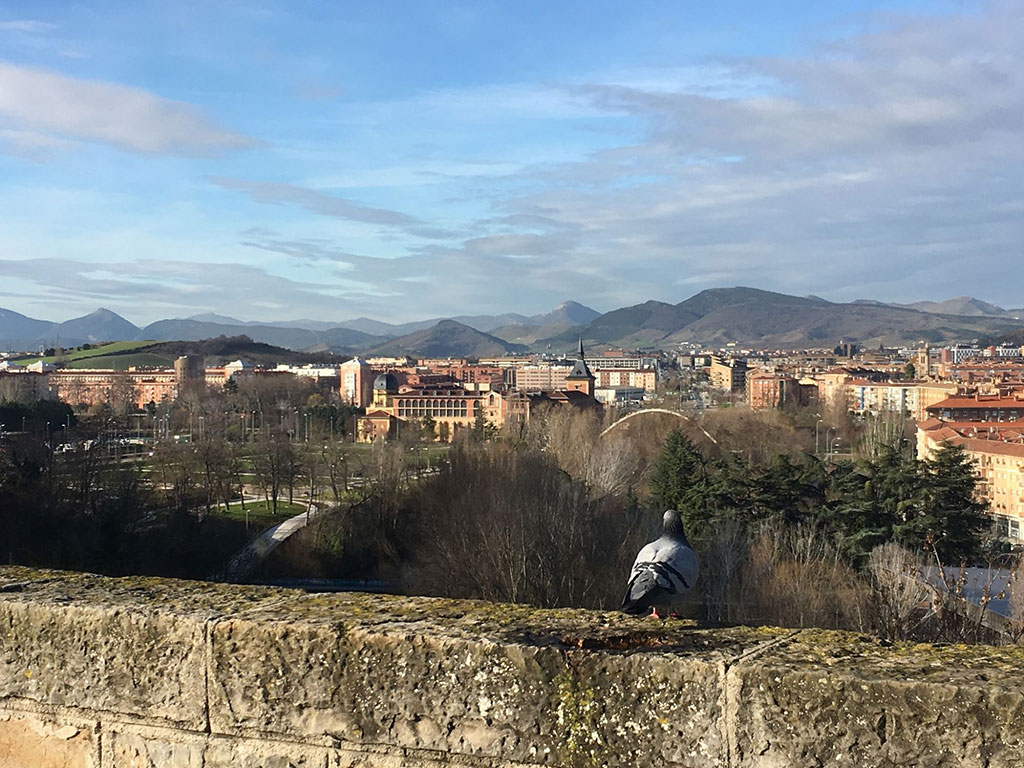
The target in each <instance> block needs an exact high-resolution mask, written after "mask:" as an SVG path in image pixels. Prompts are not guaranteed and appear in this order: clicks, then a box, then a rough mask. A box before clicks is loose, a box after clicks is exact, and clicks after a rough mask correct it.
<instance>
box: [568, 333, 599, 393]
mask: <svg viewBox="0 0 1024 768" xmlns="http://www.w3.org/2000/svg"><path fill="white" fill-rule="evenodd" d="M595 382H596V379H595V378H594V374H592V373H591V372H590V368H588V367H587V361H586V360H585V359H584V357H583V339H582V338H581V339H580V348H579V352H578V354H577V358H576V363H575V365H573V367H572V370H571V371H569V375H568V376H566V377H565V388H566V389H567V390H569V391H570V392H572V391H576V392H583V393H585V394H587V395H588V396H590V397H593V396H594V384H595Z"/></svg>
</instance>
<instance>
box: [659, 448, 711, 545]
mask: <svg viewBox="0 0 1024 768" xmlns="http://www.w3.org/2000/svg"><path fill="white" fill-rule="evenodd" d="M650 489H651V499H652V501H653V502H654V504H655V506H657V508H658V509H659V510H661V511H664V510H666V509H676V510H678V511H679V514H680V515H681V516H682V518H683V524H684V526H685V527H686V530H687V532H688V533H690V534H691V535H697V536H699V535H700V532H701V531H702V530H703V528H704V526H705V525H706V523H707V521H708V518H709V515H708V510H707V504H706V500H707V498H706V489H707V476H706V468H705V465H704V457H703V456H701V455H700V453H698V452H697V449H696V448H694V447H693V443H691V442H690V440H689V438H687V437H686V435H684V434H683V433H682V432H681V431H680V430H678V429H673V430H672V431H671V432H669V433H668V437H666V438H665V445H664V448H663V449H662V451H661V454H660V455H659V456H658V458H657V459H655V461H654V469H653V472H652V474H651V482H650Z"/></svg>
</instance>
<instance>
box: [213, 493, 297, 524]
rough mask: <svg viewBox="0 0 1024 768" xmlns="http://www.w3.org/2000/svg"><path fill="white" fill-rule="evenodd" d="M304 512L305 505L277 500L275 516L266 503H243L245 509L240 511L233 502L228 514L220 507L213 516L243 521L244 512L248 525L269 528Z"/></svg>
mask: <svg viewBox="0 0 1024 768" xmlns="http://www.w3.org/2000/svg"><path fill="white" fill-rule="evenodd" d="M305 511H306V505H305V504H295V503H292V504H289V503H288V501H287V499H278V500H277V515H274V513H273V512H272V511H271V505H270V504H269V503H267V502H266V501H247V502H245V509H242V505H241V504H240V503H238V502H234V503H233V504H231V507H230V511H229V512H225V511H224V507H223V506H220V507H218V508H217V510H216V512H215V514H216V515H218V516H220V517H230V518H232V519H234V520H245V516H246V512H248V514H249V522H250V523H253V522H258V523H260V524H264V523H265V524H267V525H268V526H270V525H274V524H275V523H280V522H281V521H283V520H287V519H288V518H289V517H294V516H295V515H297V514H299V513H300V512H305Z"/></svg>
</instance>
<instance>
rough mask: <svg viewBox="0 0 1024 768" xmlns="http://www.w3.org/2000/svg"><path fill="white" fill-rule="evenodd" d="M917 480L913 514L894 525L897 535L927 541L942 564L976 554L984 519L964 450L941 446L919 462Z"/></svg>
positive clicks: (916, 540) (986, 520)
mask: <svg viewBox="0 0 1024 768" xmlns="http://www.w3.org/2000/svg"><path fill="white" fill-rule="evenodd" d="M920 479H921V482H920V486H919V492H918V500H919V506H918V508H917V514H915V515H913V516H909V517H908V518H907V519H906V520H905V521H904V522H902V523H900V524H898V525H897V527H896V534H897V536H898V537H899V538H901V539H903V540H905V541H908V542H910V543H913V544H917V545H920V546H923V545H925V544H927V543H929V542H930V543H931V544H932V545H933V546H934V547H935V551H936V553H937V554H938V556H939V559H940V560H942V562H944V563H958V562H960V561H963V560H967V561H970V560H972V559H973V558H975V557H977V555H978V553H979V551H980V549H981V534H982V532H983V531H984V530H985V528H986V527H987V526H988V519H987V518H986V517H985V510H986V505H985V503H984V502H982V501H980V500H979V499H978V498H977V495H976V486H977V478H976V476H975V474H974V465H973V462H972V461H971V459H970V458H969V457H968V456H967V452H966V451H965V450H964V449H963V447H962V446H959V445H949V444H947V445H944V446H942V447H941V448H939V450H937V451H936V452H935V454H934V455H933V456H932V458H930V459H926V460H925V461H923V462H920Z"/></svg>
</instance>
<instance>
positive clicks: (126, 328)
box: [50, 309, 139, 346]
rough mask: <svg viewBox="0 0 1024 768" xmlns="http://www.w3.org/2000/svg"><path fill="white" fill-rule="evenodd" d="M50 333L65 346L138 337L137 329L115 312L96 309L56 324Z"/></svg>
mask: <svg viewBox="0 0 1024 768" xmlns="http://www.w3.org/2000/svg"><path fill="white" fill-rule="evenodd" d="M50 333H51V334H52V335H55V336H56V337H57V338H59V339H60V343H61V344H62V345H64V346H67V345H68V344H71V343H74V344H83V343H85V342H91V341H127V340H129V339H134V338H136V337H137V336H138V333H139V328H138V326H136V325H135V324H134V323H130V322H128V321H127V320H125V319H124V318H123V317H121V316H120V315H119V314H117V313H116V312H111V311H110V310H109V309H97V310H96V311H95V312H90V313H89V314H88V315H83V316H82V317H76V318H74V319H72V320H65V321H64V322H63V323H58V324H57V326H56V327H55V328H54V329H53V331H51V332H50Z"/></svg>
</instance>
